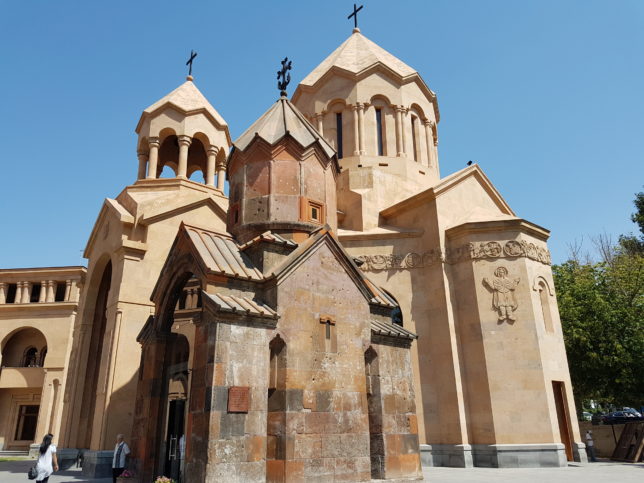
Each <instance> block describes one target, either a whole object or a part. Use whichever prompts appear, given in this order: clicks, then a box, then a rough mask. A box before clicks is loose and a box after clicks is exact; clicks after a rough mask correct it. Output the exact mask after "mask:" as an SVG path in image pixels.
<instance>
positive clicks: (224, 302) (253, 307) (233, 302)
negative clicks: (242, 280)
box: [203, 292, 279, 319]
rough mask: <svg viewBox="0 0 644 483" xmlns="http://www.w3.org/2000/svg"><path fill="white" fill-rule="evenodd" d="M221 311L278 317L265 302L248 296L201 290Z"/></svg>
mask: <svg viewBox="0 0 644 483" xmlns="http://www.w3.org/2000/svg"><path fill="white" fill-rule="evenodd" d="M203 294H204V295H205V296H207V297H208V298H209V299H210V300H211V301H212V302H213V303H214V304H215V305H216V306H217V307H218V308H219V310H221V311H223V312H230V313H240V314H243V315H250V316H253V317H269V318H272V319H277V318H279V315H278V314H277V312H275V311H274V310H273V309H271V308H270V307H268V306H267V305H266V304H263V303H261V302H257V301H255V300H252V299H250V298H248V297H237V296H234V295H223V294H219V293H207V292H203Z"/></svg>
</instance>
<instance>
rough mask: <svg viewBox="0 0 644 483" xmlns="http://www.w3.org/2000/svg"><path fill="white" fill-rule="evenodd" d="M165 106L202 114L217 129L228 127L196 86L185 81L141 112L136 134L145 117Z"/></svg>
mask: <svg viewBox="0 0 644 483" xmlns="http://www.w3.org/2000/svg"><path fill="white" fill-rule="evenodd" d="M166 105H171V106H173V107H175V108H176V109H177V110H179V111H180V112H183V113H184V114H193V113H197V112H204V113H205V114H206V115H207V116H208V117H210V118H211V119H212V120H213V121H214V122H215V123H216V124H217V125H219V127H221V128H224V127H227V126H228V124H226V121H225V120H224V118H223V117H222V116H221V114H219V113H218V112H217V110H216V109H215V108H214V107H212V104H210V102H208V99H206V97H205V96H204V95H203V94H202V93H201V91H200V90H199V89H197V86H196V85H195V84H194V82H192V81H191V80H187V81H186V82H184V83H183V84H181V85H180V86H179V87H177V88H176V89H175V90H173V91H172V92H170V93H169V94H167V95H166V96H164V97H162V98H161V99H159V100H158V101H157V102H155V103H154V104H152V105H151V106H150V107H148V108H147V109H145V110H144V111H143V114H142V115H141V120H140V121H139V124H138V126H137V132H138V130H139V127H140V126H141V124H142V122H143V120H144V119H145V118H146V117H147V116H150V115H152V114H153V113H154V112H156V111H157V110H159V109H161V108H163V107H165V106H166Z"/></svg>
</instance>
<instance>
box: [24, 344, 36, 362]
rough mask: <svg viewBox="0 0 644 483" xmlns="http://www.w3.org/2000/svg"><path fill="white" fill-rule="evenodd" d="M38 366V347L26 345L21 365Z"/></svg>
mask: <svg viewBox="0 0 644 483" xmlns="http://www.w3.org/2000/svg"><path fill="white" fill-rule="evenodd" d="M37 366H38V349H36V348H35V347H28V348H27V349H25V353H24V355H23V358H22V367H37Z"/></svg>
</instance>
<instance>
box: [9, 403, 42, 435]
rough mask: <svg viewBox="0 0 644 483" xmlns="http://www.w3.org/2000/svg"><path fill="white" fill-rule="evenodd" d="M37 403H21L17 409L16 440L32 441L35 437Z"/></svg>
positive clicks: (38, 407)
mask: <svg viewBox="0 0 644 483" xmlns="http://www.w3.org/2000/svg"><path fill="white" fill-rule="evenodd" d="M39 409H40V406H38V405H22V406H20V409H19V410H18V421H17V424H16V435H15V437H14V439H15V440H16V441H33V440H34V438H35V437H36V425H37V424H38V410H39Z"/></svg>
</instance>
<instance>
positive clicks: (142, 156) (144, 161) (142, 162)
mask: <svg viewBox="0 0 644 483" xmlns="http://www.w3.org/2000/svg"><path fill="white" fill-rule="evenodd" d="M136 155H137V157H138V158H139V172H138V173H137V175H136V179H145V170H146V169H147V167H148V153H146V152H144V151H139V152H138V153H136Z"/></svg>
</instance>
